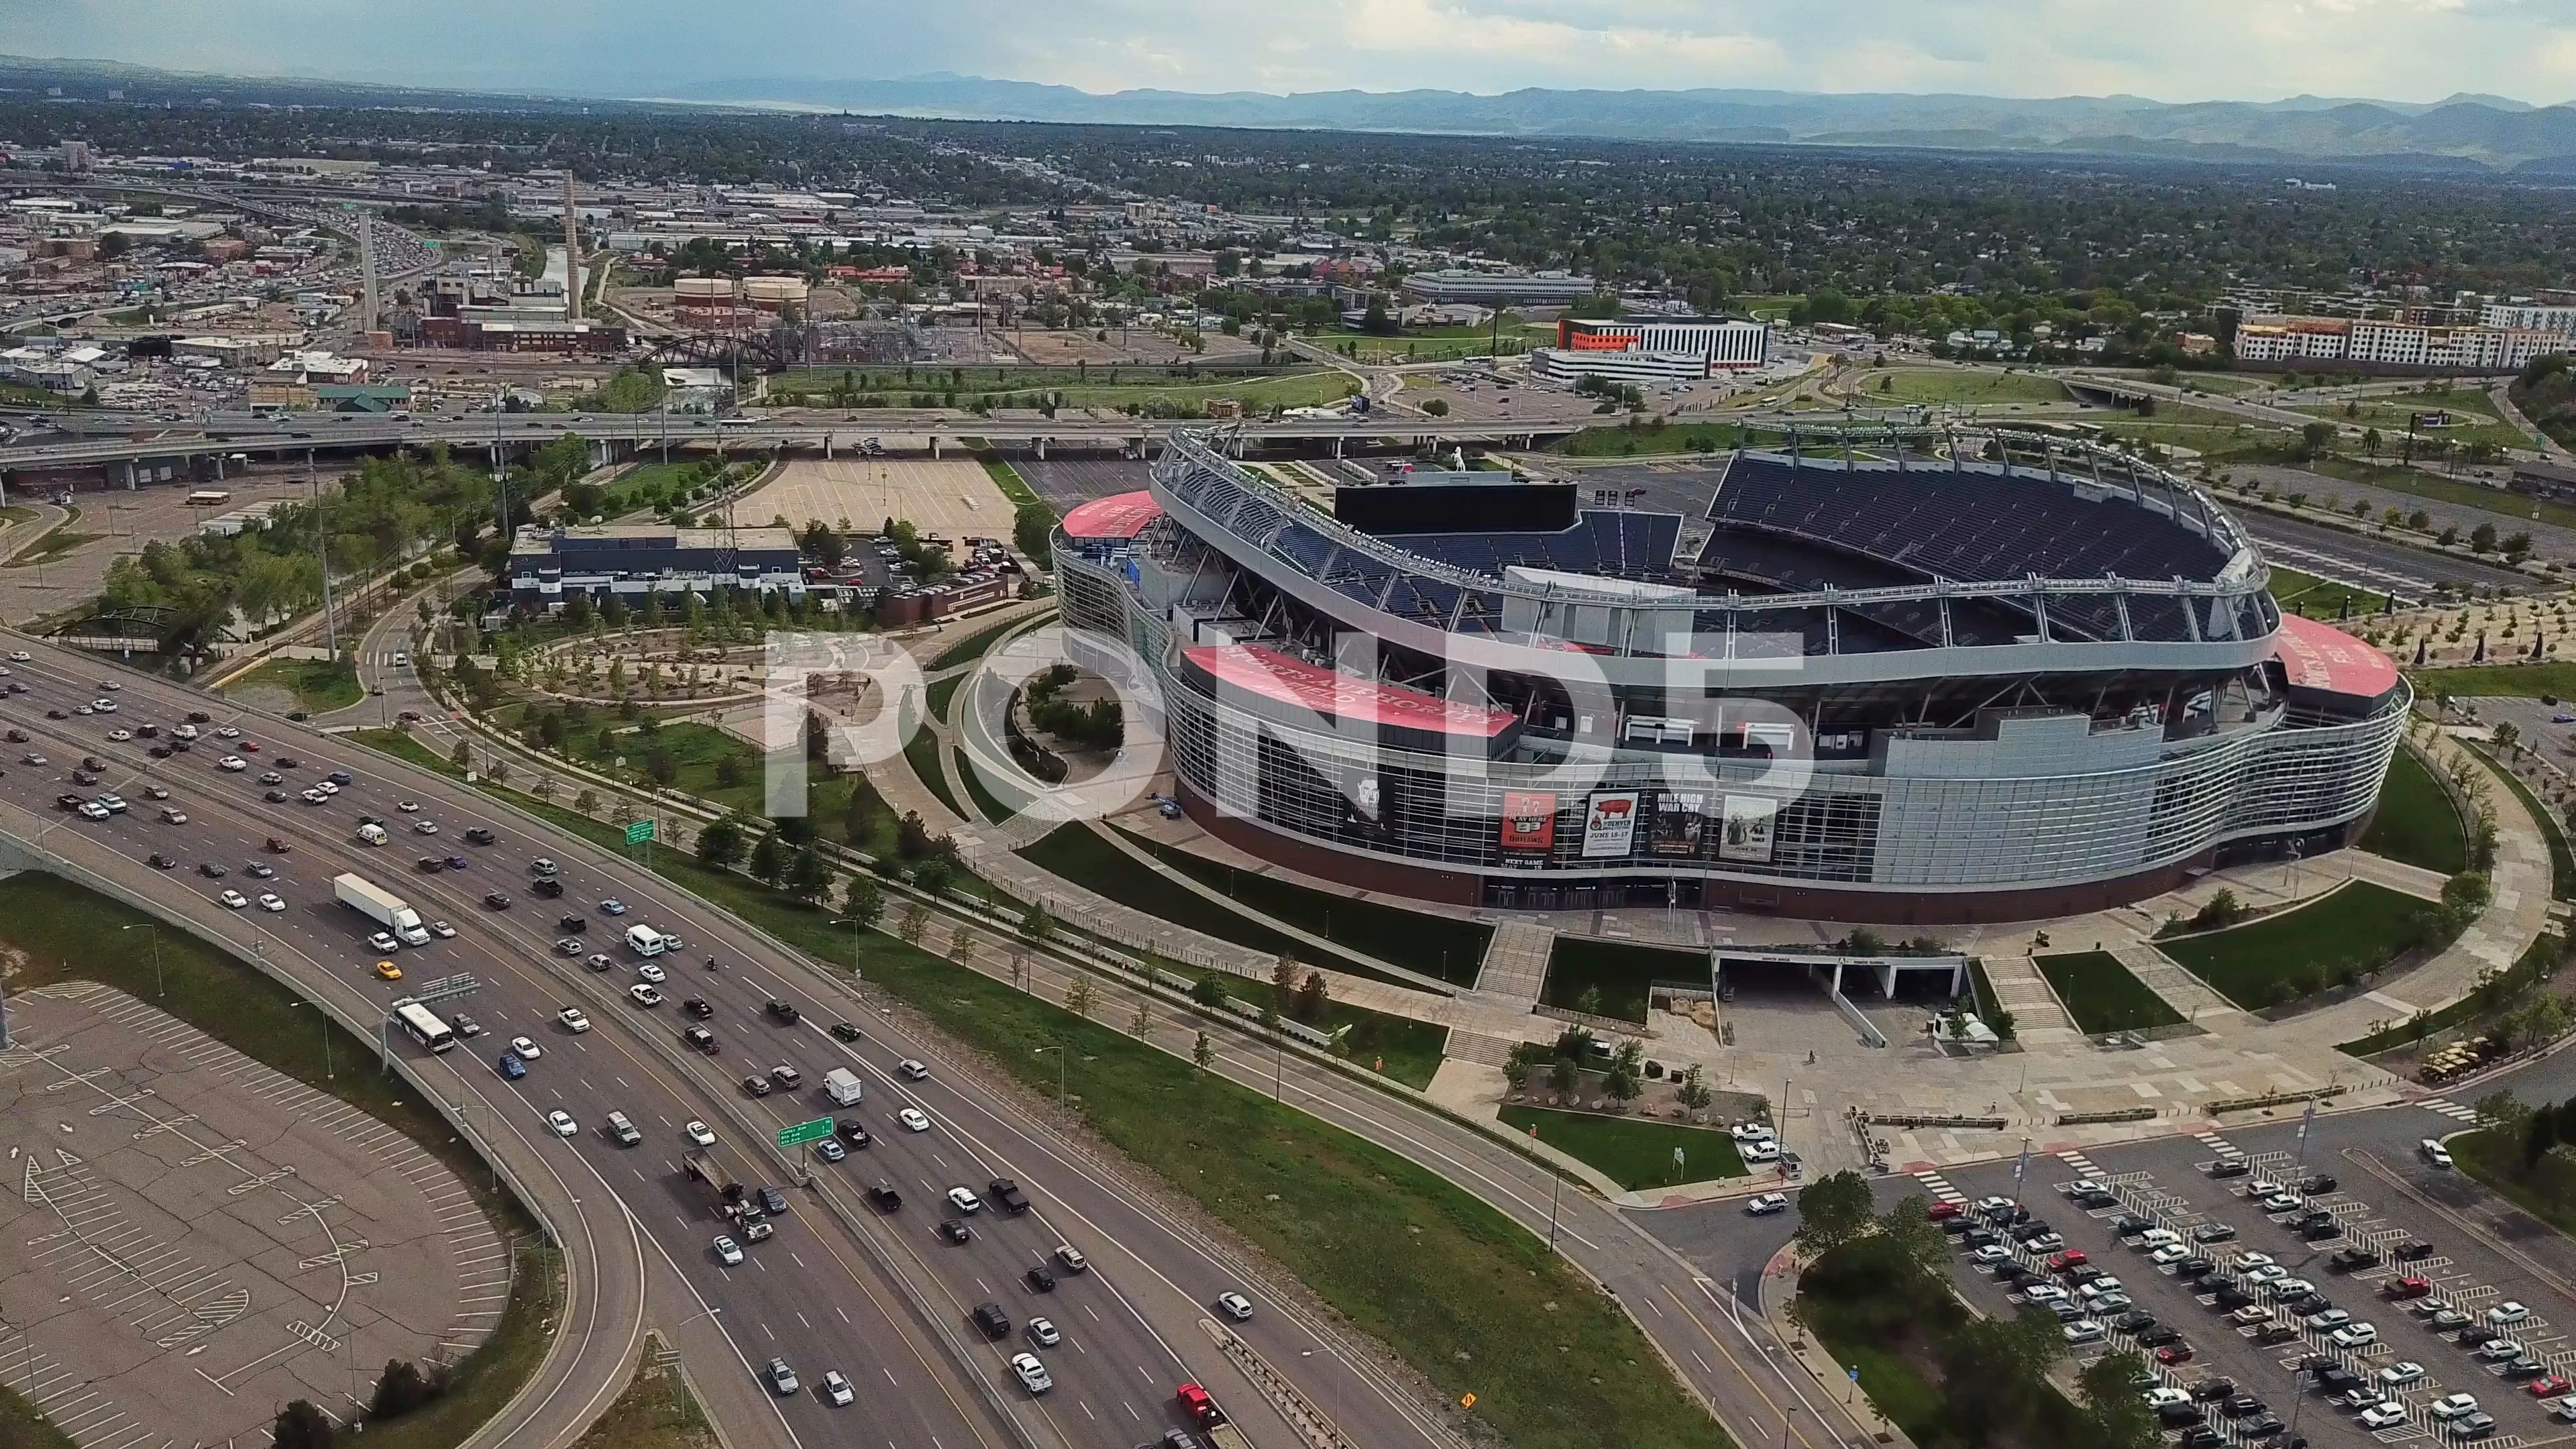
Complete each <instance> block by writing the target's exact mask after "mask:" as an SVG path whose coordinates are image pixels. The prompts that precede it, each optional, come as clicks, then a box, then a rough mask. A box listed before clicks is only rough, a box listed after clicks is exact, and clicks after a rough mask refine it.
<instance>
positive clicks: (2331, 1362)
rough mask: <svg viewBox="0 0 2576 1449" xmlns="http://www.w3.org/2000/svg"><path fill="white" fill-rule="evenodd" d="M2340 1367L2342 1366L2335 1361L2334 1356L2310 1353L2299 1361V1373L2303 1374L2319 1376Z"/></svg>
mask: <svg viewBox="0 0 2576 1449" xmlns="http://www.w3.org/2000/svg"><path fill="white" fill-rule="evenodd" d="M2342 1366H2343V1365H2342V1364H2341V1363H2339V1362H2337V1361H2336V1359H2335V1357H2334V1355H2332V1354H2327V1353H2312V1354H2308V1355H2306V1356H2305V1357H2303V1358H2301V1359H2300V1360H2299V1372H2300V1373H2303V1374H2321V1373H2324V1372H2326V1371H2327V1370H2328V1369H2335V1368H2341V1367H2342Z"/></svg>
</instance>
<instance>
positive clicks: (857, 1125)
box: [833, 1117, 876, 1147]
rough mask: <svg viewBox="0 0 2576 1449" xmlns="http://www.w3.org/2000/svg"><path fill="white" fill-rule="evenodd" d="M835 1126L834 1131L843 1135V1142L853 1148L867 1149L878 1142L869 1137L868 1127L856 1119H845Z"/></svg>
mask: <svg viewBox="0 0 2576 1449" xmlns="http://www.w3.org/2000/svg"><path fill="white" fill-rule="evenodd" d="M833 1126H834V1130H835V1131H838V1132H839V1133H840V1134H841V1140H842V1141H844V1142H847V1143H848V1144H850V1145H851V1146H852V1147H865V1146H867V1145H868V1144H869V1143H871V1142H874V1141H876V1139H875V1138H874V1137H871V1136H869V1135H868V1125H867V1124H866V1123H864V1122H862V1121H860V1120H859V1119H858V1118H856V1117H844V1118H842V1119H841V1120H840V1121H839V1122H837V1123H835V1124H833Z"/></svg>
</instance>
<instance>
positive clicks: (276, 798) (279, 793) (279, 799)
mask: <svg viewBox="0 0 2576 1449" xmlns="http://www.w3.org/2000/svg"><path fill="white" fill-rule="evenodd" d="M259 798H261V799H263V800H265V801H267V802H268V803H269V804H271V805H283V804H285V803H286V802H287V801H288V800H289V799H291V798H293V797H292V796H289V795H288V794H287V793H286V792H285V791H283V790H271V791H269V792H268V793H267V794H265V795H262V796H260V797H259Z"/></svg>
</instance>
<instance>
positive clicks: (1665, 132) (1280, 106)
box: [662, 74, 2576, 173]
mask: <svg viewBox="0 0 2576 1449" xmlns="http://www.w3.org/2000/svg"><path fill="white" fill-rule="evenodd" d="M662 98H663V99H670V100H680V101H688V102H694V103H698V104H732V105H756V106H783V107H792V108H815V109H823V110H844V111H863V112H868V113H871V114H888V115H901V116H918V117H938V118H944V119H951V120H985V121H1056V122H1083V123H1092V124H1108V125H1152V126H1244V127H1263V128H1291V129H1317V130H1349V131H1396V132H1414V133H1436V134H1451V135H1476V136H1512V137H1525V138H1535V137H1594V138H1602V139H1616V140H1632V141H1677V142H1691V141H1698V142H1726V141H1735V142H1758V143H1767V144H1771V145H1783V144H1787V145H1817V146H1909V147H1934V148H1940V149H1948V150H1962V151H2023V152H2028V151H2051V150H2056V151H2075V152H2087V151H2090V152H2117V153H2123V154H2142V155H2164V156H2171V157H2175V158H2191V157H2197V158H2202V159H2208V160H2232V161H2260V162H2270V161H2280V162H2295V161H2313V162H2365V163H2377V164H2399V165H2410V166H2421V167H2427V168H2432V169H2449V168H2457V167H2463V166H2476V167H2482V168H2489V169H2495V170H2506V171H2511V170H2524V169H2534V168H2537V169H2540V170H2545V171H2561V170H2563V171H2567V172H2570V173H2576V106H2568V105H2555V106H2533V105H2530V104H2527V103H2525V102H2522V101H2516V100H2510V99H2507V98H2505V97H2501V96H2485V95H2468V94H2462V95H2455V96H2452V97H2449V98H2448V99H2445V100H2441V101H2436V102H2431V103H2429V104H2427V103H2414V102H2404V101H2377V100H2360V99H2345V98H2335V97H2324V96H2305V95H2303V96H2294V97H2291V98H2289V99H2287V100H2280V101H2267V102H2250V101H2205V102H2195V103H2190V104H2168V103H2165V102H2160V101H2153V100H2148V99H2145V98H2143V97H2139V96H2124V95H2114V96H2067V97H2058V98H2053V99H2046V100H2012V99H2005V98H2000V97H1995V96H1969V95H1891V94H1856V95H1821V94H1808V93H1802V92H1795V91H1762V90H1718V89H1708V90H1681V91H1652V90H1624V91H1608V90H1547V89H1530V90H1517V91H1507V92H1504V93H1502V94H1500V95H1491V96H1485V95H1473V94H1469V93H1466V92H1461V91H1441V90H1412V91H1388V92H1381V91H1312V92H1303V93H1298V94H1293V95H1284V96H1281V95H1269V94H1265V93H1262V92H1258V91H1227V92H1220V93H1214V94H1208V93H1198V92H1190V91H1167V90H1125V91H1117V92H1114V93H1111V94H1106V95H1103V94H1098V93H1095V92H1091V91H1083V90H1076V89H1074V88H1073V87H1071V86H1058V85H1039V84H1035V83H1032V82H1027V81H1003V80H987V79H984V78H982V77H979V76H964V75H951V74H934V75H920V76H910V77H906V78H903V79H898V80H815V79H793V78H767V79H757V78H745V79H734V80H713V81H707V82H702V83H697V84H693V85H691V86H689V87H687V88H685V89H683V90H681V91H680V92H678V93H676V94H672V95H668V96H666V97H662Z"/></svg>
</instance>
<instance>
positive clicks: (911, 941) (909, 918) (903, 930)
mask: <svg viewBox="0 0 2576 1449" xmlns="http://www.w3.org/2000/svg"><path fill="white" fill-rule="evenodd" d="M929 929H930V907H928V906H925V905H923V904H922V903H921V902H919V901H914V902H913V903H912V904H910V905H908V906H906V907H904V908H903V923H902V924H901V925H899V926H897V927H895V934H896V935H898V936H901V937H902V938H903V940H904V944H906V945H908V946H918V945H920V944H921V936H922V933H923V932H925V931H927V930H929Z"/></svg>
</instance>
